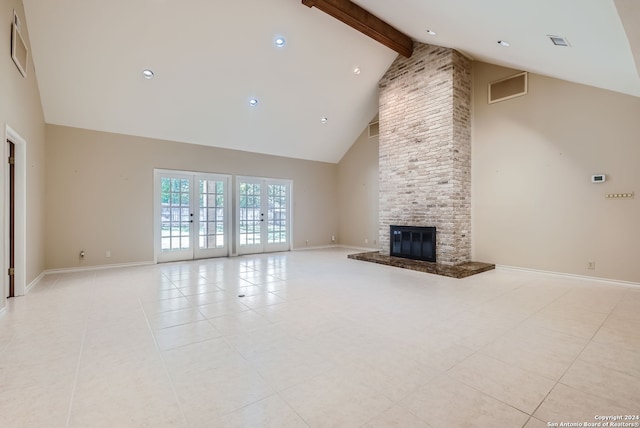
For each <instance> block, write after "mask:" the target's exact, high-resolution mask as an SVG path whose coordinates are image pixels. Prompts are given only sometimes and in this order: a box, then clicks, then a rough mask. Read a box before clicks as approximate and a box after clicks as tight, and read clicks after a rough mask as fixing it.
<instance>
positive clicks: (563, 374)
mask: <svg viewBox="0 0 640 428" xmlns="http://www.w3.org/2000/svg"><path fill="white" fill-rule="evenodd" d="M620 300H622V297H620V299H619V300H618V302H617V303H616V304H615V306H613V308H611V309H610V310H609V313H608V314H607V316H606V317H605V319H604V320H603V321H602V323H601V324H600V326H599V327H598V328H597V329H596V331H595V332H594V333H593V334H592V335H591V337H590V338H589V339H588V340H587V342H586V343H585V345H584V346H583V347H582V349H581V350H580V352H578V354H577V355H576V357H575V358H574V359H573V361H571V363H570V364H569V365H568V366H567V368H566V370H565V371H564V372H563V373H562V375H561V376H560V377H559V378H558V380H557V381H556V382H555V383H554V385H553V387H552V388H551V389H550V390H549V392H548V393H547V395H545V397H544V398H543V399H542V401H540V404H538V406H537V407H536V408H535V409H534V410H533V412H532V413H531V417H534V416H533V415H534V414H535V413H536V412H537V411H538V410H539V409H540V407H541V406H542V405H543V404H544V402H545V401H546V400H547V398H549V395H551V393H552V392H553V391H554V390H555V389H556V387H557V386H558V385H559V384H561V382H560V381H561V380H562V378H563V377H565V375H566V374H567V372H568V371H569V370H571V367H573V365H574V364H575V363H576V361H578V359H579V358H580V356H581V355H582V354H583V353H584V350H585V349H587V347H588V346H589V344H590V343H591V342H592V341H593V338H594V337H596V335H597V334H598V332H599V331H600V329H601V328H602V326H603V325H604V324H605V323H606V322H607V320H608V319H609V317H610V316H611V314H612V313H613V311H614V309H615V308H616V307H617V306H618V304H619V303H620ZM562 385H564V384H562ZM565 386H567V387H569V388H572V387H570V386H569V385H565Z"/></svg>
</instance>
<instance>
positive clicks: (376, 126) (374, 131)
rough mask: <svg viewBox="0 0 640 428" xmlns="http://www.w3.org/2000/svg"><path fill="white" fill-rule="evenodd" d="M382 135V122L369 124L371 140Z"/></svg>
mask: <svg viewBox="0 0 640 428" xmlns="http://www.w3.org/2000/svg"><path fill="white" fill-rule="evenodd" d="M378 135H380V122H371V123H370V124H369V138H371V137H377V136H378Z"/></svg>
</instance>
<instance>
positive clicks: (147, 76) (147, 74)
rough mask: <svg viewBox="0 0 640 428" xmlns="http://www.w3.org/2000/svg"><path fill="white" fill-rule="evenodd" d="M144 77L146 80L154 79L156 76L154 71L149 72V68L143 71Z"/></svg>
mask: <svg viewBox="0 0 640 428" xmlns="http://www.w3.org/2000/svg"><path fill="white" fill-rule="evenodd" d="M142 76H143V77H144V78H145V79H153V76H154V74H153V71H152V70H149V69H148V68H145V69H144V70H142Z"/></svg>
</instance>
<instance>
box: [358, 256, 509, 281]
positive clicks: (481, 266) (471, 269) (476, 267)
mask: <svg viewBox="0 0 640 428" xmlns="http://www.w3.org/2000/svg"><path fill="white" fill-rule="evenodd" d="M347 257H349V258H350V259H354V260H362V261H365V262H372V263H378V264H381V265H387V266H394V267H399V268H403V269H411V270H417V271H419V272H426V273H433V274H435V275H442V276H448V277H450V278H458V279H459V278H466V277H468V276H471V275H475V274H477V273H482V272H486V271H489V270H492V269H495V268H496V265H494V264H490V263H480V262H466V263H461V264H459V265H455V266H448V265H443V264H440V263H433V262H424V261H422V260H411V259H403V258H401V257H391V256H385V255H383V254H380V252H379V251H371V252H366V253H358V254H349V255H348V256H347Z"/></svg>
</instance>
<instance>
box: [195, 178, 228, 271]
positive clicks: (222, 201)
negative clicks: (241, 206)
mask: <svg viewBox="0 0 640 428" xmlns="http://www.w3.org/2000/svg"><path fill="white" fill-rule="evenodd" d="M227 192H228V178H227V177H223V176H220V177H214V176H199V177H198V219H197V220H198V247H197V248H196V258H204V257H216V256H223V255H227V254H228V251H227V245H228V242H227V241H228V239H227V231H228V227H227V222H228V220H227V217H228V215H227V208H228V201H227V199H228V197H227Z"/></svg>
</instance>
